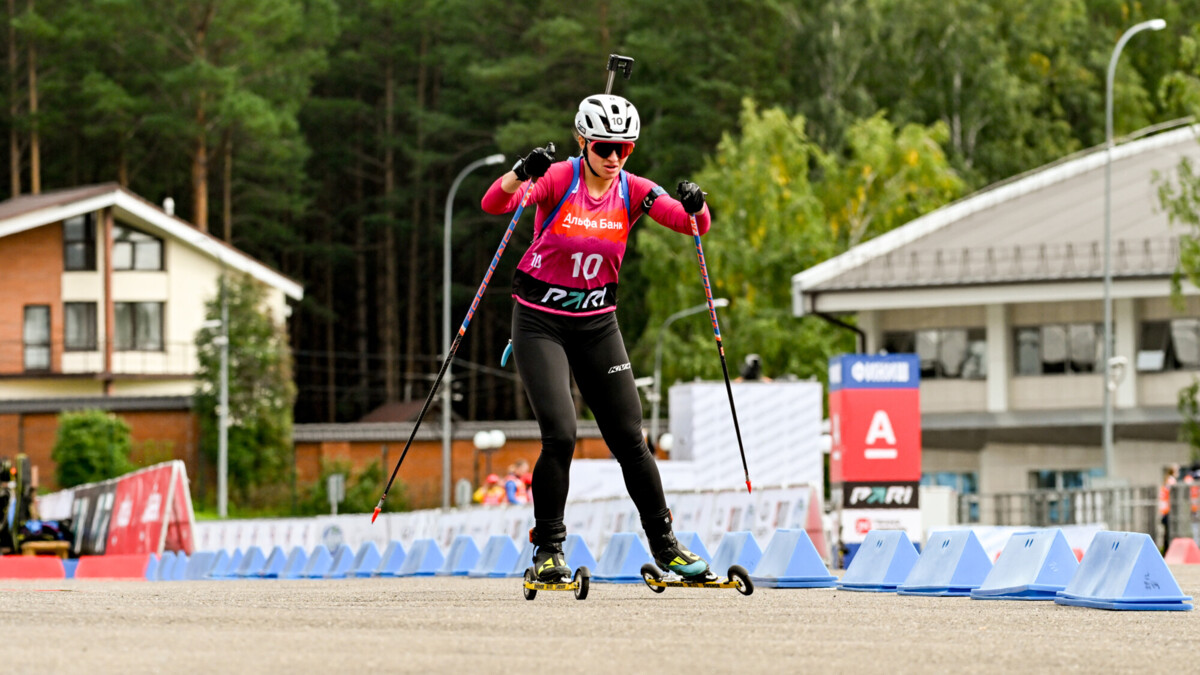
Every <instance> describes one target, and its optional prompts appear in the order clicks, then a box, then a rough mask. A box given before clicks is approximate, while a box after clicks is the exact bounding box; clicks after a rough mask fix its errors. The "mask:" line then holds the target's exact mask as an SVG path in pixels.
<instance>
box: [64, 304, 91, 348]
mask: <svg viewBox="0 0 1200 675" xmlns="http://www.w3.org/2000/svg"><path fill="white" fill-rule="evenodd" d="M63 349H65V350H66V351H69V352H72V351H75V352H93V351H96V303H94V302H67V303H63Z"/></svg>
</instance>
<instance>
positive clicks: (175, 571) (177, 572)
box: [68, 551, 190, 581]
mask: <svg viewBox="0 0 1200 675" xmlns="http://www.w3.org/2000/svg"><path fill="white" fill-rule="evenodd" d="M189 561H190V559H189V558H188V555H187V554H186V553H184V552H183V551H180V552H178V553H176V554H175V565H174V567H172V568H171V577H170V579H165V581H183V580H184V579H186V578H187V566H188V562H189ZM72 569H73V568H72ZM68 578H70V577H68Z"/></svg>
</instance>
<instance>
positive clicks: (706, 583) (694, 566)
mask: <svg viewBox="0 0 1200 675" xmlns="http://www.w3.org/2000/svg"><path fill="white" fill-rule="evenodd" d="M651 542H652V545H653V547H654V562H652V563H646V564H645V565H642V569H641V572H642V581H644V582H646V585H647V586H649V587H650V590H652V591H654V592H655V593H662V592H663V591H665V590H667V587H668V586H674V587H678V588H736V589H737V591H738V592H739V593H741V594H742V595H750V594H751V593H753V592H754V584H753V583H752V582H751V581H750V574H749V573H748V572H746V570H745V568H743V567H741V566H740V565H734V566H733V567H730V568H729V576H728V577H727V578H726V579H725V581H721V579H720V578H719V577H717V575H715V574H713V572H712V570H711V569H709V567H708V563H706V562H704V559H703V558H701V557H700V556H698V555H696V554H695V553H692V552H691V551H689V550H687V549H686V548H684V547H683V546H682V545H681V544H680V543H679V542H678V541H677V540H676V539H675V535H674V534H671V533H670V532H667V533H665V534H662V535H659V536H657V537H654V538H653V539H652V540H651Z"/></svg>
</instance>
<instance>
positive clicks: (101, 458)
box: [50, 410, 134, 488]
mask: <svg viewBox="0 0 1200 675" xmlns="http://www.w3.org/2000/svg"><path fill="white" fill-rule="evenodd" d="M132 447H133V446H132V443H131V441H130V433H129V425H128V424H126V423H125V421H124V420H122V419H121V418H119V417H117V416H116V415H114V414H112V413H108V412H104V411H102V410H83V411H80V412H65V413H62V414H61V415H59V416H58V435H57V436H56V437H55V439H54V449H53V450H51V451H50V458H51V459H53V460H54V462H55V468H54V478H55V480H56V481H57V482H58V486H59V487H60V488H69V487H75V486H76V485H82V484H84V483H94V482H96V481H101V480H106V479H108V478H115V477H117V476H121V475H124V474H126V473H129V472H130V471H132V470H133V468H134V466H133V462H131V461H130V460H129V453H130V451H131V450H132Z"/></svg>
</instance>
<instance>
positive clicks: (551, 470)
mask: <svg viewBox="0 0 1200 675" xmlns="http://www.w3.org/2000/svg"><path fill="white" fill-rule="evenodd" d="M512 342H513V357H514V358H515V359H516V362H517V372H518V373H520V375H521V381H522V383H523V384H524V385H525V392H526V394H527V395H528V397H529V405H530V406H532V407H533V414H534V416H535V417H537V421H538V426H539V427H540V428H541V432H542V454H541V455H540V456H539V457H538V460H537V464H536V465H535V466H534V468H533V516H534V519H535V521H536V523H535V527H536V529H537V532H538V535H539V538H542V539H544V540H546V541H556V540H561V538H562V537H564V536H565V535H566V527H565V526H564V525H563V511H564V509H565V508H566V504H567V488H568V486H569V483H570V475H571V456H572V455H573V454H574V453H575V405H574V402H573V400H572V398H571V375H572V374H574V375H575V382H576V384H578V385H579V391H580V393H582V394H583V400H584V401H586V402H587V404H588V407H590V408H591V410H592V412H593V413H594V414H595V416H596V423H597V424H598V425H599V426H600V434H601V435H602V436H603V437H604V442H605V443H606V444H607V445H608V449H609V451H611V452H612V454H613V457H615V458H616V459H617V462H619V463H620V465H621V473H622V474H623V475H624V477H625V487H626V489H628V490H629V496H630V497H631V498H632V499H633V503H634V505H636V506H637V509H638V513H640V514H641V517H642V523H643V525H644V526H645V527H646V530H647V534H654V533H655V532H654V530H660V531H662V530H666V531H669V527H670V526H669V520H668V519H669V517H670V512H669V511H668V510H667V501H666V497H664V496H663V488H662V479H661V478H660V477H659V474H658V465H657V464H655V462H654V456H653V455H651V454H650V449H649V448H647V447H646V441H645V439H644V438H643V437H642V402H641V399H639V398H638V392H637V386H636V385H634V383H633V371H632V370H631V369H630V367H629V355H628V354H627V353H626V351H625V342H624V340H623V339H622V337H621V329H620V328H619V327H618V326H617V315H616V312H608V313H607V314H600V315H597V316H583V317H575V316H560V315H557V314H550V313H548V312H543V311H540V310H537V309H533V308H530V307H526V306H524V305H522V304H521V303H519V302H515V301H514V302H513V327H512Z"/></svg>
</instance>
